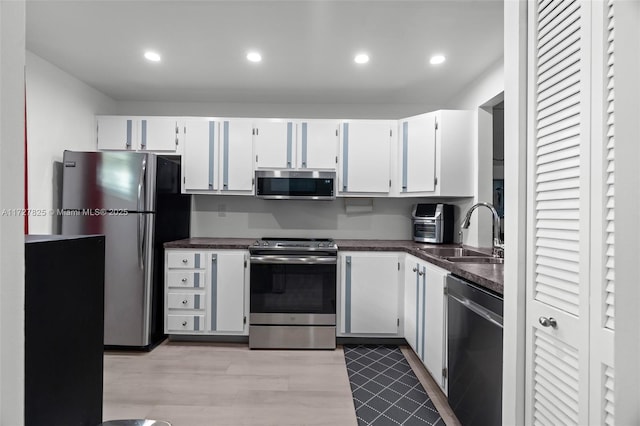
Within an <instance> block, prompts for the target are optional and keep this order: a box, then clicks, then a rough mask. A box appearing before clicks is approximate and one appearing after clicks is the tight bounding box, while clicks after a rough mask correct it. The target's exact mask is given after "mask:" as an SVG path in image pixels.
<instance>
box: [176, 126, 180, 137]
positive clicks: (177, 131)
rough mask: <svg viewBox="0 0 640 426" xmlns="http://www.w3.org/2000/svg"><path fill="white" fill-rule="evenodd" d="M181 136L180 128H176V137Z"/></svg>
mask: <svg viewBox="0 0 640 426" xmlns="http://www.w3.org/2000/svg"><path fill="white" fill-rule="evenodd" d="M179 134H180V126H176V135H179Z"/></svg>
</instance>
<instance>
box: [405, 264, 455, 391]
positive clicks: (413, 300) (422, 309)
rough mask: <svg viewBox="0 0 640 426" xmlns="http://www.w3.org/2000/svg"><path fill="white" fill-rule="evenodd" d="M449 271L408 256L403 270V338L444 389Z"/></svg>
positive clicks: (444, 389) (445, 387)
mask: <svg viewBox="0 0 640 426" xmlns="http://www.w3.org/2000/svg"><path fill="white" fill-rule="evenodd" d="M448 274H449V272H448V271H446V270H444V269H442V268H439V267H437V266H435V265H432V264H430V263H428V262H425V261H423V260H421V259H418V258H417V257H414V256H407V257H406V259H405V273H404V286H405V288H404V337H405V339H406V340H407V342H408V343H409V345H410V346H411V348H412V349H413V350H414V352H415V353H416V354H417V355H418V358H420V360H421V361H422V363H423V364H424V366H425V367H426V368H427V370H428V371H429V373H430V374H431V376H432V377H433V379H434V381H435V382H436V383H437V384H438V385H439V386H440V388H441V389H442V390H443V391H444V392H445V394H446V391H447V382H446V377H444V375H443V374H442V371H443V368H445V367H446V321H445V315H446V308H445V306H446V300H445V297H444V289H445V279H446V276H447V275H448Z"/></svg>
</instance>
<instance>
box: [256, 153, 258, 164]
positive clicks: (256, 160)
mask: <svg viewBox="0 0 640 426" xmlns="http://www.w3.org/2000/svg"><path fill="white" fill-rule="evenodd" d="M257 162H258V156H257V155H256V163H257Z"/></svg>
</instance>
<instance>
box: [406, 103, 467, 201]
mask: <svg viewBox="0 0 640 426" xmlns="http://www.w3.org/2000/svg"><path fill="white" fill-rule="evenodd" d="M399 131H400V137H399V141H400V144H399V145H400V146H399V152H400V155H399V167H398V169H399V179H400V182H401V184H400V185H399V191H400V194H406V195H412V196H416V195H424V196H448V197H466V196H472V195H473V173H474V170H475V167H474V165H473V152H474V149H473V141H474V140H475V138H474V135H473V114H472V112H471V111H454V110H441V111H435V112H430V113H427V114H421V115H416V116H414V117H409V118H405V119H402V120H400V121H399Z"/></svg>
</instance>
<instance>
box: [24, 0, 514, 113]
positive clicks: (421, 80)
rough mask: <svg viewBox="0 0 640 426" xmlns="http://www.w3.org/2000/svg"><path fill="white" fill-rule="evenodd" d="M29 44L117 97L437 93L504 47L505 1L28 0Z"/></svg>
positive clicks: (415, 96)
mask: <svg viewBox="0 0 640 426" xmlns="http://www.w3.org/2000/svg"><path fill="white" fill-rule="evenodd" d="M27 49H28V50H29V51H31V52H33V53H35V54H36V55H38V56H40V57H42V58H44V59H46V60H48V61H49V62H52V63H53V64H55V65H57V66H58V67H60V68H62V69H63V70H65V71H67V72H68V73H70V74H72V75H74V76H76V77H77V78H79V79H80V80H82V81H84V82H86V83H87V84H89V85H90V86H93V87H95V88H96V89H98V90H100V91H101V92H103V93H105V94H107V95H109V96H111V97H112V98H114V99H116V100H121V101H178V102H254V103H331V104H339V103H382V104H384V103H389V104H392V103H396V104H397V103H429V104H432V105H437V104H446V102H447V101H448V99H449V98H450V97H452V96H454V95H456V94H458V93H459V92H460V90H461V89H463V88H464V87H465V86H466V85H468V84H469V83H471V82H472V81H473V80H474V79H475V78H477V77H478V76H479V75H480V74H481V73H482V72H483V71H484V70H486V69H487V68H488V67H490V66H491V65H493V64H495V62H496V61H498V60H500V59H501V58H502V54H503V2H502V0H465V1H462V0H448V1H427V0H422V1H400V0H396V1H375V0H369V1H348V0H340V1H338V0H335V1H313V0H295V1H272V0H262V1H243V0H235V1H202V0H201V1H150V0H147V1H120V0H110V1H96V0H82V1H80V0H66V1H59V0H46V1H45V0H28V1H27ZM145 49H154V50H156V51H158V52H159V53H160V54H161V55H162V61H161V62H160V63H157V64H153V63H149V62H147V61H146V60H145V59H143V57H142V55H143V53H144V51H145ZM250 49H257V50H259V51H260V52H262V55H263V61H262V62H261V63H259V64H251V63H249V62H248V61H247V60H246V58H245V55H246V52H247V51H248V50H250ZM357 51H366V52H368V53H369V55H370V57H371V61H370V62H369V64H367V65H365V66H362V65H360V66H359V65H356V64H355V63H354V62H353V57H354V55H355V53H356V52H357ZM439 52H440V53H443V54H445V55H446V56H447V61H446V62H445V64H443V65H440V66H439V67H434V66H431V65H429V63H428V59H429V56H430V55H432V54H434V53H439Z"/></svg>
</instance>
